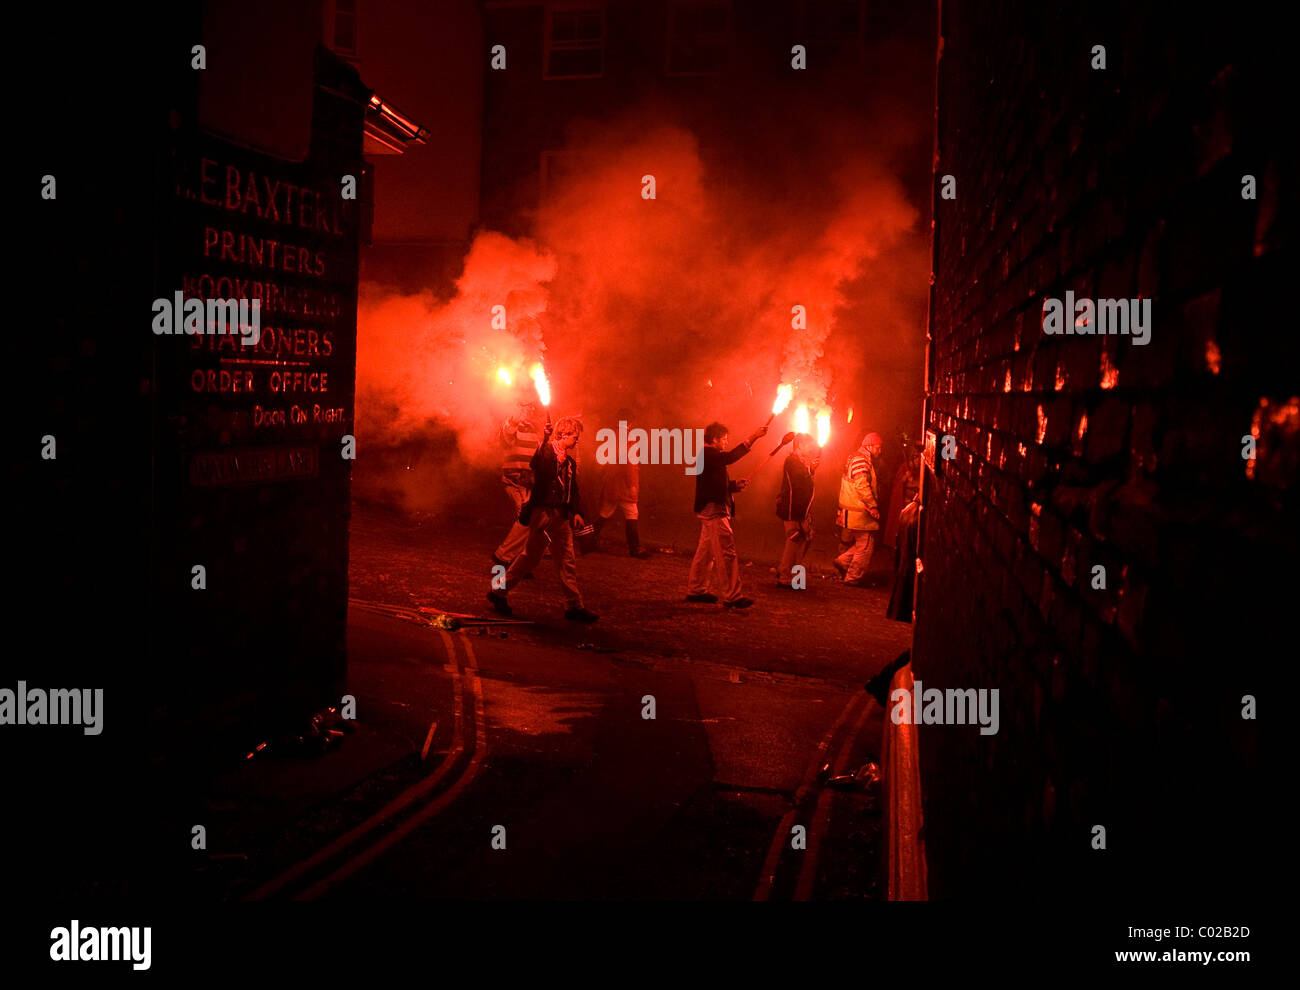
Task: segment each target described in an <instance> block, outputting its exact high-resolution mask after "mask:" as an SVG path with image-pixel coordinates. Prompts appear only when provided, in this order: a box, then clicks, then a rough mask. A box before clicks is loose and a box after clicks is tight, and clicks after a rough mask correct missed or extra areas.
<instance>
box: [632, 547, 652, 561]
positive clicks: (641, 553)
mask: <svg viewBox="0 0 1300 990" xmlns="http://www.w3.org/2000/svg"><path fill="white" fill-rule="evenodd" d="M627 555H628V556H629V557H635V558H636V559H637V560H645V559H646V558H647V557H649V556H650V551H649V550H645V549H642V548H641V547H637V548H636V549H635V550H629V551H628V552H627Z"/></svg>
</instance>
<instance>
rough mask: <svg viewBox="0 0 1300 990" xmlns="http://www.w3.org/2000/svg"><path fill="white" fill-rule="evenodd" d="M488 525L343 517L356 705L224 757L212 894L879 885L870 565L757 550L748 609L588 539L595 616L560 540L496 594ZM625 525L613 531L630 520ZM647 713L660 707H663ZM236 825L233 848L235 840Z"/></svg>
mask: <svg viewBox="0 0 1300 990" xmlns="http://www.w3.org/2000/svg"><path fill="white" fill-rule="evenodd" d="M500 535H501V534H500V533H497V532H496V530H495V529H493V530H491V531H488V530H487V529H486V528H484V529H481V530H480V529H477V528H476V529H472V530H469V531H466V530H464V529H455V528H451V527H446V526H441V527H440V526H437V525H434V524H429V523H426V524H423V525H421V524H417V523H412V522H410V521H408V520H406V519H404V518H402V517H399V516H397V515H393V514H389V513H387V512H382V511H376V510H368V509H365V508H358V510H357V511H356V514H355V515H354V518H353V522H352V554H351V555H352V560H351V566H350V574H351V582H352V593H353V599H354V601H353V606H352V608H351V610H350V616H349V670H350V673H349V690H350V691H351V692H352V693H353V694H354V695H355V696H356V698H357V702H358V718H357V729H356V731H355V732H354V733H353V734H352V736H351V737H350V738H348V739H347V740H345V742H344V744H343V745H342V746H341V747H339V748H338V750H337V752H330V753H327V754H326V755H324V756H320V757H317V758H315V759H314V760H311V761H303V760H301V759H299V760H297V761H294V760H289V759H282V760H276V759H269V760H259V761H255V762H250V763H248V764H247V765H245V766H241V767H239V768H236V769H233V770H232V771H231V772H230V773H229V774H227V775H226V776H225V777H223V778H222V779H220V780H218V781H216V782H215V784H214V786H213V787H212V788H211V789H210V794H209V796H208V798H207V814H208V819H209V820H210V821H211V823H212V828H211V830H210V832H211V834H212V836H213V842H212V853H213V856H212V858H211V859H210V861H209V863H208V864H207V865H206V866H205V869H204V872H205V881H206V882H207V883H209V884H211V885H212V888H213V889H212V891H211V893H212V895H213V896H216V897H221V898H230V899H240V898H252V899H261V898H299V899H308V900H317V899H331V898H345V899H350V898H359V899H362V900H368V899H383V898H390V897H400V898H435V899H441V898H449V899H461V898H466V899H498V898H510V899H514V898H544V899H579V898H582V899H590V898H596V899H621V900H622V899H635V900H640V899H737V900H748V899H754V898H757V899H775V900H783V899H800V900H803V899H814V900H816V899H874V898H882V897H883V896H884V890H885V883H884V876H883V862H884V849H883V844H884V833H883V826H884V819H883V816H882V814H881V809H882V808H883V792H882V789H881V785H880V784H879V783H870V782H863V783H856V784H853V785H851V786H847V787H845V788H842V789H841V788H832V787H829V786H827V785H826V784H825V777H826V776H827V774H825V773H820V774H819V771H822V768H823V767H824V766H826V765H827V764H830V765H831V772H832V773H852V772H853V771H855V770H857V769H858V768H859V767H861V766H863V765H864V764H866V763H868V762H870V761H878V754H879V753H880V741H881V731H882V727H883V726H882V717H883V711H882V709H881V708H880V706H879V705H878V704H877V703H876V702H875V701H873V700H871V699H870V698H869V697H868V696H867V694H866V693H865V692H864V691H863V690H862V683H863V682H864V681H865V680H866V679H867V678H869V677H870V676H872V675H873V674H874V673H875V672H876V671H877V670H879V669H880V668H881V667H882V666H884V664H886V663H887V662H889V661H890V660H892V659H893V658H894V657H895V656H896V655H897V654H898V653H899V652H900V651H901V650H903V649H905V648H906V647H907V645H908V642H909V640H910V632H911V630H910V626H908V625H906V624H902V623H897V622H892V621H890V620H887V619H885V618H884V607H885V602H886V599H887V597H888V586H887V576H888V570H887V566H888V565H889V564H890V563H891V559H889V558H892V555H889V558H887V557H886V554H884V553H883V552H882V553H881V554H879V558H880V559H879V561H878V567H877V568H876V569H875V570H876V571H877V573H878V574H879V576H880V579H881V582H882V583H881V587H880V588H877V589H870V588H869V589H856V588H846V587H844V586H843V585H842V584H840V583H838V582H837V581H836V580H834V574H833V572H831V574H830V576H829V577H827V578H822V577H819V576H816V575H814V576H813V577H812V578H811V580H810V582H809V589H808V590H807V591H804V592H797V593H796V592H790V591H785V590H781V589H778V588H777V587H776V586H775V578H774V577H773V576H772V575H771V574H770V573H769V569H770V567H771V566H772V564H774V561H769V560H757V561H748V560H746V559H745V557H744V542H743V531H742V537H741V551H742V563H743V564H745V565H746V566H745V575H746V585H747V588H746V590H747V593H748V594H750V595H751V596H752V597H754V598H755V599H757V604H756V605H755V606H754V607H753V608H751V609H749V610H746V611H743V612H735V611H732V610H724V609H723V608H722V607H721V606H717V605H713V606H709V605H692V604H687V603H685V602H683V601H682V597H683V595H684V593H685V587H684V586H685V580H686V569H687V567H688V564H689V559H688V558H687V557H686V556H684V555H683V554H679V553H660V552H656V553H655V554H654V555H653V556H652V557H651V558H650V559H647V560H634V559H631V558H629V557H628V556H627V555H626V549H625V548H624V547H622V546H621V545H617V544H615V542H614V541H613V540H612V539H609V538H608V534H607V544H608V546H609V547H610V549H611V552H610V553H600V554H594V555H590V556H587V557H584V558H582V559H580V561H579V565H578V566H579V579H580V581H581V583H582V585H583V588H584V592H585V593H586V595H587V597H588V607H590V608H593V609H594V610H595V611H597V612H599V613H600V614H601V619H600V621H599V622H598V623H596V624H595V625H593V626H585V625H580V624H575V623H570V622H568V621H566V620H565V619H564V618H563V615H562V612H563V603H562V601H561V600H560V598H559V585H558V581H557V580H556V577H555V575H554V572H553V565H552V564H551V562H550V561H544V562H543V566H542V568H541V569H539V573H538V577H537V578H536V579H535V580H533V581H528V582H524V583H523V584H521V585H520V587H519V588H518V589H516V591H515V593H513V594H512V596H511V598H512V603H513V604H514V606H515V610H516V617H517V618H522V619H526V620H535V621H534V622H533V624H523V625H509V626H490V627H475V626H470V627H467V628H465V629H462V630H460V631H455V632H445V631H439V630H437V629H434V628H432V627H430V626H428V625H425V624H422V617H425V616H428V615H430V614H432V613H431V612H430V611H424V612H421V611H419V610H420V609H425V610H433V611H434V612H451V613H462V614H464V615H466V616H481V617H484V618H487V617H494V616H492V613H491V612H490V610H489V609H488V607H487V603H486V601H485V600H484V597H483V596H484V593H485V592H486V590H487V583H488V567H489V563H490V562H489V560H488V555H489V553H490V551H491V549H492V548H493V546H494V545H495V543H496V541H497V539H499V536H500ZM619 543H620V544H621V541H619ZM651 715H653V717H649V716H651ZM223 849H224V850H225V854H224V855H223V853H222V850H223Z"/></svg>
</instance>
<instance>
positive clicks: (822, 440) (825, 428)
mask: <svg viewBox="0 0 1300 990" xmlns="http://www.w3.org/2000/svg"><path fill="white" fill-rule="evenodd" d="M830 438H831V411H830V410H829V409H823V410H822V411H821V412H819V413H818V414H817V446H818V447H825V446H826V441H827V440H829V439H830Z"/></svg>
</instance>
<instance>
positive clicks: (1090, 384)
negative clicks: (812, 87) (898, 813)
mask: <svg viewBox="0 0 1300 990" xmlns="http://www.w3.org/2000/svg"><path fill="white" fill-rule="evenodd" d="M1176 16H1177V15H1176V13H1175V12H1174V11H1173V10H1172V9H1169V8H1162V9H1157V8H1156V7H1144V6H1141V5H1139V6H1134V5H1131V4H1126V5H1124V6H1123V8H1122V10H1121V9H1113V8H1110V7H1107V6H1106V5H1092V4H1086V5H1084V4H1080V5H1073V6H1071V7H1068V8H1067V7H1057V6H1056V5H1054V4H1047V5H1040V4H1028V3H1026V4H1020V3H996V4H990V3H983V2H981V3H973V2H949V0H945V2H944V3H943V4H942V12H941V27H940V32H941V34H942V38H943V40H942V57H941V59H940V61H939V68H938V78H937V86H938V94H937V95H938V120H937V157H936V166H935V188H936V194H935V200H934V203H935V279H934V283H933V289H932V297H931V315H930V335H931V341H930V355H929V364H930V367H929V369H928V385H927V404H926V412H925V417H926V424H925V425H926V428H927V430H929V431H933V432H934V433H935V434H936V436H937V437H938V438H939V439H940V442H942V437H943V436H944V435H951V436H953V437H955V439H956V457H955V458H954V459H952V460H949V461H942V460H940V461H939V462H938V463H937V468H938V470H937V471H936V472H927V475H926V478H925V482H924V487H925V491H924V503H925V509H924V519H923V524H922V538H921V551H920V552H921V556H922V560H923V564H924V575H923V577H922V579H921V582H920V589H919V592H918V605H917V623H916V640H915V649H914V654H913V657H914V659H913V669H914V673H915V675H916V677H917V678H919V679H920V680H921V681H922V682H923V683H924V685H925V686H926V687H962V688H965V687H975V688H997V689H999V690H1000V710H1001V727H1000V732H999V733H998V734H997V735H996V736H990V737H985V736H980V735H978V731H977V729H975V728H971V727H965V728H962V727H950V726H936V727H925V728H923V729H922V731H921V766H922V773H923V779H924V788H925V798H924V800H925V815H926V841H927V851H928V855H929V861H930V883H931V894H932V896H938V897H948V896H952V897H974V896H998V895H1000V894H1001V895H1017V894H1031V893H1034V894H1039V893H1041V894H1049V895H1050V894H1053V893H1055V894H1056V895H1059V896H1068V895H1069V894H1070V892H1072V891H1073V892H1076V893H1078V894H1081V895H1084V896H1087V895H1091V894H1097V895H1099V896H1100V895H1102V894H1104V893H1105V892H1107V891H1109V892H1110V896H1113V895H1114V894H1116V893H1118V892H1122V891H1125V890H1127V891H1130V892H1139V893H1141V892H1153V891H1156V890H1160V891H1162V892H1171V891H1175V890H1179V891H1187V892H1196V893H1206V892H1208V891H1214V890H1225V891H1226V890H1240V889H1241V888H1240V884H1241V883H1243V882H1246V883H1251V882H1254V881H1252V880H1250V879H1248V878H1249V877H1250V876H1251V873H1252V871H1254V870H1256V869H1257V867H1256V866H1255V865H1254V864H1252V862H1251V859H1252V855H1254V854H1253V853H1252V852H1251V849H1252V846H1256V847H1257V843H1256V841H1255V837H1256V836H1257V835H1258V829H1259V828H1261V827H1262V826H1263V821H1262V820H1261V816H1262V815H1264V813H1265V812H1264V808H1263V799H1262V798H1261V797H1260V792H1259V781H1260V777H1259V774H1258V769H1257V741H1256V737H1255V724H1256V723H1254V722H1246V721H1243V720H1242V719H1241V717H1240V709H1241V697H1242V695H1243V694H1246V693H1251V694H1256V695H1262V694H1263V693H1264V690H1265V684H1264V682H1263V680H1264V678H1267V677H1268V676H1270V672H1271V671H1272V670H1273V669H1274V668H1275V667H1276V665H1277V664H1278V663H1280V662H1282V660H1283V657H1284V656H1285V655H1286V654H1288V653H1292V654H1293V653H1294V646H1292V645H1284V644H1289V642H1290V638H1289V637H1287V638H1285V639H1282V640H1281V641H1280V642H1279V641H1277V640H1274V641H1272V642H1270V640H1269V634H1270V632H1272V633H1279V632H1280V630H1279V629H1278V628H1277V627H1278V626H1279V625H1280V616H1281V615H1282V614H1284V610H1285V608H1286V606H1285V605H1284V603H1285V602H1287V601H1291V602H1292V605H1291V606H1290V608H1293V607H1294V593H1295V585H1294V581H1293V580H1292V579H1290V578H1289V577H1287V576H1284V575H1285V572H1284V571H1283V567H1284V566H1286V567H1289V566H1292V564H1291V561H1290V559H1289V557H1290V555H1292V554H1294V551H1295V547H1296V540H1295V528H1294V520H1295V517H1296V511H1295V510H1296V504H1295V502H1296V499H1295V484H1294V483H1295V477H1296V445H1297V427H1298V426H1300V422H1298V420H1300V417H1298V416H1297V415H1296V413H1295V412H1294V411H1293V412H1292V413H1290V414H1289V419H1286V418H1285V417H1280V421H1279V422H1277V423H1271V424H1270V418H1269V415H1268V414H1266V413H1265V414H1262V415H1259V413H1260V410H1261V408H1262V407H1261V402H1262V401H1267V402H1268V403H1269V406H1268V407H1267V408H1268V409H1269V410H1271V411H1272V412H1273V413H1274V414H1276V413H1277V411H1278V410H1279V408H1284V407H1285V404H1286V403H1287V401H1288V400H1289V399H1290V397H1291V396H1293V395H1296V394H1297V392H1298V391H1300V389H1298V388H1297V378H1298V377H1300V376H1297V373H1296V368H1297V357H1298V356H1300V354H1298V353H1297V346H1296V343H1295V339H1296V338H1295V334H1294V331H1293V329H1292V327H1293V324H1294V321H1293V319H1290V318H1289V314H1288V312H1287V309H1288V307H1287V306H1286V305H1285V294H1284V293H1285V287H1286V286H1287V285H1289V284H1291V281H1292V279H1291V278H1289V277H1288V276H1290V275H1291V273H1292V272H1294V264H1293V262H1294V251H1293V248H1292V246H1291V241H1290V233H1291V232H1290V228H1289V223H1290V216H1289V213H1288V209H1289V206H1290V200H1289V199H1288V198H1287V197H1286V196H1285V195H1284V193H1285V191H1286V190H1285V188H1284V187H1285V185H1286V184H1288V183H1290V181H1291V180H1292V178H1293V174H1294V162H1289V161H1287V160H1285V158H1284V157H1283V155H1282V153H1281V152H1280V151H1279V150H1278V149H1279V146H1280V144H1281V141H1280V140H1279V139H1278V138H1277V137H1276V134H1277V133H1278V131H1279V130H1280V129H1281V127H1282V126H1284V125H1283V122H1282V121H1281V119H1280V118H1279V117H1278V116H1277V114H1278V112H1279V110H1278V104H1277V103H1276V102H1275V101H1276V99H1277V96H1278V94H1279V93H1281V92H1283V91H1284V90H1285V87H1282V86H1281V84H1280V79H1279V78H1278V77H1277V76H1278V74H1279V73H1280V71H1281V69H1280V66H1281V65H1283V64H1285V62H1284V61H1283V60H1280V59H1278V58H1276V57H1275V53H1274V52H1272V51H1270V50H1269V44H1268V42H1267V38H1268V35H1269V33H1270V30H1269V28H1268V24H1269V23H1270V22H1269V20H1268V19H1267V18H1266V17H1262V16H1257V15H1256V14H1255V13H1254V12H1253V11H1250V10H1249V9H1248V8H1240V7H1234V8H1233V10H1232V11H1230V12H1227V13H1220V14H1216V15H1206V14H1204V13H1199V12H1198V13H1197V14H1196V17H1195V19H1193V20H1184V21H1179V20H1176ZM1094 44H1101V45H1105V48H1106V59H1107V67H1106V68H1105V70H1095V69H1093V68H1092V67H1091V65H1090V62H1091V58H1092V51H1091V50H1092V46H1093V45H1094ZM948 174H951V175H953V176H955V178H956V192H957V195H956V199H955V200H945V199H942V198H940V197H939V195H938V190H939V188H940V183H941V180H942V176H944V175H948ZM1244 174H1252V175H1254V176H1255V177H1256V178H1257V180H1258V183H1259V193H1258V199H1256V200H1254V201H1248V200H1243V198H1242V195H1241V188H1242V176H1243V175H1244ZM1066 290H1073V291H1074V293H1075V294H1076V296H1078V297H1093V298H1097V297H1100V298H1136V297H1146V298H1150V299H1152V300H1153V303H1152V306H1153V323H1154V326H1153V329H1152V332H1151V338H1150V342H1149V343H1148V344H1146V345H1145V346H1138V345H1135V344H1134V343H1133V341H1132V340H1131V339H1130V338H1128V337H1123V336H1109V337H1105V338H1102V337H1097V336H1047V335H1045V334H1044V333H1043V331H1042V328H1041V313H1042V306H1043V300H1044V297H1049V296H1050V297H1057V298H1060V297H1062V296H1063V295H1064V293H1065V291H1066ZM1252 422H1262V423H1264V424H1265V425H1264V428H1263V430H1262V434H1263V435H1262V436H1261V445H1260V448H1259V453H1258V458H1257V460H1256V462H1255V464H1254V465H1248V464H1247V462H1246V461H1244V460H1243V458H1242V437H1243V435H1245V434H1248V433H1250V432H1251V429H1252ZM1098 565H1100V566H1101V567H1103V568H1105V588H1104V589H1096V590H1095V589H1094V587H1093V576H1094V571H1093V568H1094V567H1095V566H1098ZM1094 825H1103V826H1105V827H1106V829H1107V833H1108V834H1107V846H1108V848H1107V849H1106V850H1105V851H1093V850H1092V849H1091V848H1090V839H1091V835H1092V832H1091V830H1092V827H1093V826H1094ZM1234 845H1235V846H1236V847H1237V849H1238V850H1239V854H1238V855H1232V856H1230V855H1225V850H1226V849H1229V848H1232V847H1233V846H1234ZM1243 870H1244V871H1245V872H1244V874H1243ZM1254 875H1256V876H1257V875H1258V873H1255V874H1254ZM1243 876H1245V877H1246V878H1247V879H1245V880H1243V879H1242V878H1243Z"/></svg>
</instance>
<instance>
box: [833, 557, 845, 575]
mask: <svg viewBox="0 0 1300 990" xmlns="http://www.w3.org/2000/svg"><path fill="white" fill-rule="evenodd" d="M831 566H832V567H834V568H835V569H836V570H837V571H839V572H840V574H847V573H849V565H848V564H841V563H840V562H839V561H838V560H832V561H831Z"/></svg>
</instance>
